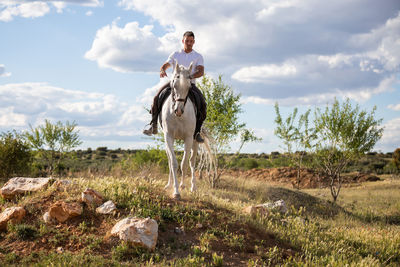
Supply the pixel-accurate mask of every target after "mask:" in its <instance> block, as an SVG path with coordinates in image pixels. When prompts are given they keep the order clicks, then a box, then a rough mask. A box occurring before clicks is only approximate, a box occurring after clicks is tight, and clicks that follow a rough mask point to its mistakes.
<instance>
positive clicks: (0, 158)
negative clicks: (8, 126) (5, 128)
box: [0, 131, 31, 178]
mask: <svg viewBox="0 0 400 267" xmlns="http://www.w3.org/2000/svg"><path fill="white" fill-rule="evenodd" d="M30 163H31V153H30V150H29V146H28V145H27V144H26V142H25V141H24V140H23V138H22V137H21V136H20V134H18V133H16V132H15V131H14V132H7V133H2V134H1V135H0V178H10V177H12V176H16V175H25V174H28V173H29V169H30Z"/></svg>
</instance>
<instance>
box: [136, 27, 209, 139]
mask: <svg viewBox="0 0 400 267" xmlns="http://www.w3.org/2000/svg"><path fill="white" fill-rule="evenodd" d="M194 43H195V40H194V33H193V32H191V31H187V32H185V33H184V34H183V39H182V44H183V49H182V50H180V51H176V52H174V53H172V54H171V55H170V56H169V57H168V59H167V61H166V62H165V63H164V64H163V65H162V66H161V69H160V78H163V77H167V73H166V72H165V71H166V70H167V69H168V68H169V67H171V66H172V67H173V68H175V64H178V65H183V66H184V67H186V68H188V67H189V65H190V64H192V66H193V67H192V73H191V74H190V79H191V88H190V91H189V95H188V96H189V97H190V99H191V100H192V102H193V103H194V104H195V105H196V109H197V113H196V129H195V131H194V135H193V136H194V139H195V140H196V141H197V142H199V143H202V142H204V140H203V138H202V137H201V135H200V129H201V126H202V125H203V122H204V120H205V119H206V115H207V105H206V102H205V98H204V96H203V94H202V92H201V91H200V90H199V88H197V87H196V78H200V77H201V76H203V75H204V60H203V56H202V55H201V54H199V53H198V52H196V51H195V50H193V45H194ZM170 91H171V87H170V83H169V82H168V83H166V84H164V85H163V86H162V87H161V88H160V89H159V91H158V92H157V94H156V96H155V97H154V99H153V105H152V107H151V112H150V113H151V115H152V120H151V122H150V128H149V129H145V130H144V131H143V133H144V134H146V135H152V134H157V133H158V131H157V120H158V116H159V114H160V112H161V105H162V102H163V101H164V100H165V99H166V96H168V95H169V93H170Z"/></svg>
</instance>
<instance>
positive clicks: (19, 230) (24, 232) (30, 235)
mask: <svg viewBox="0 0 400 267" xmlns="http://www.w3.org/2000/svg"><path fill="white" fill-rule="evenodd" d="M9 229H10V231H11V232H13V233H15V234H16V236H17V238H18V239H21V240H31V239H34V238H35V237H36V236H37V235H38V231H37V229H36V228H35V227H34V226H32V225H29V224H15V225H13V224H10V225H9Z"/></svg>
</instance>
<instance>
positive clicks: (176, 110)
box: [175, 108, 183, 117]
mask: <svg viewBox="0 0 400 267" xmlns="http://www.w3.org/2000/svg"><path fill="white" fill-rule="evenodd" d="M182 114H183V109H180V108H177V109H175V115H176V116H178V117H180V116H182Z"/></svg>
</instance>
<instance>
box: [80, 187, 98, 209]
mask: <svg viewBox="0 0 400 267" xmlns="http://www.w3.org/2000/svg"><path fill="white" fill-rule="evenodd" d="M81 201H82V202H85V203H86V204H87V205H88V206H95V207H97V206H100V205H101V204H102V203H103V196H102V195H101V194H100V193H99V192H97V191H95V190H93V189H91V188H86V190H85V191H84V192H82V196H81Z"/></svg>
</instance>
